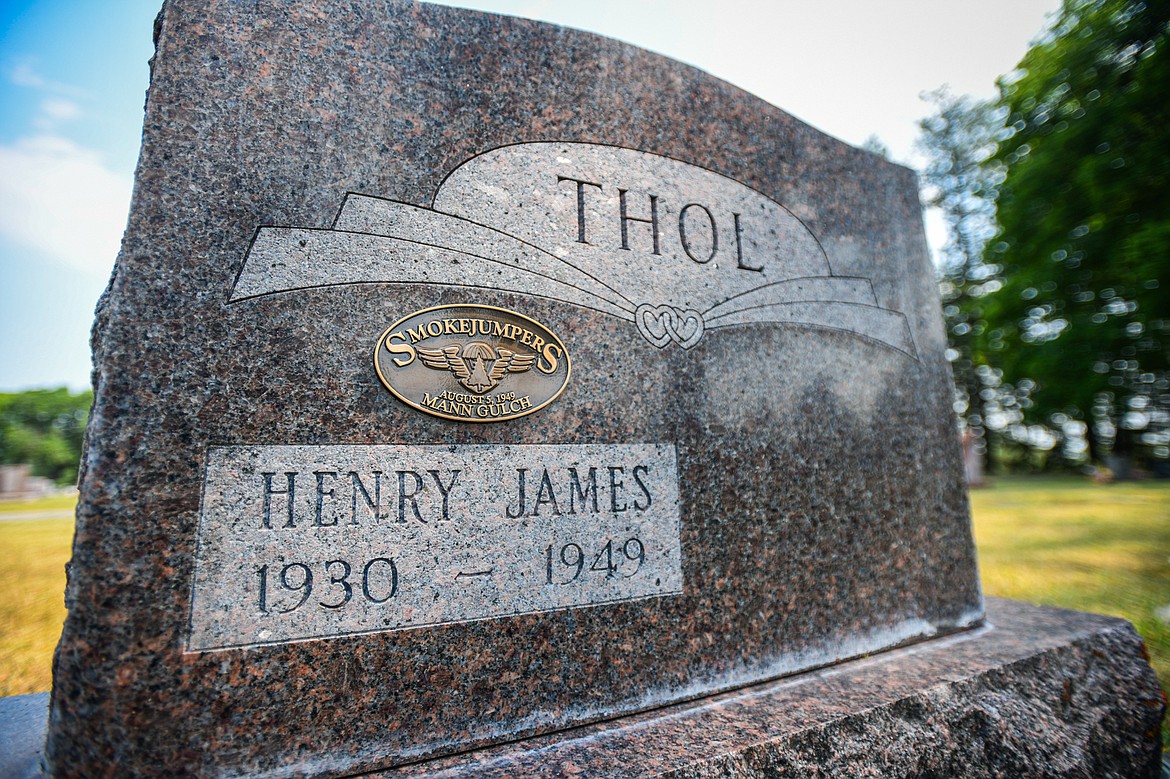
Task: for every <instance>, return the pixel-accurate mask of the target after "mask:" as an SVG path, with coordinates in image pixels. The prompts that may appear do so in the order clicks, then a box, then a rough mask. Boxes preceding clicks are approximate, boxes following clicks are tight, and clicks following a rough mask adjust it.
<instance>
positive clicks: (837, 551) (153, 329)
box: [47, 0, 983, 776]
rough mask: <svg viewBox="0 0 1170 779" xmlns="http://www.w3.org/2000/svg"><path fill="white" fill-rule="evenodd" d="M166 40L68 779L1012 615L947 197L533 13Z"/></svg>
mask: <svg viewBox="0 0 1170 779" xmlns="http://www.w3.org/2000/svg"><path fill="white" fill-rule="evenodd" d="M157 49H158V51H157V55H156V57H155V59H154V61H153V67H152V79H151V88H150V93H149V96H148V100H147V106H146V119H145V129H144V139H143V147H142V155H141V159H140V161H139V168H138V174H137V183H136V188H135V194H134V200H133V206H132V212H131V216H130V222H129V226H128V229H127V232H126V236H125V239H124V241H123V245H122V251H121V254H120V256H119V260H118V265H117V268H116V271H115V274H114V277H113V279H112V281H111V284H110V287H109V290H108V291H107V293H106V294H105V296H104V297H103V299H102V302H101V303H100V305H99V310H98V318H97V324H96V328H95V337H94V354H95V366H96V367H95V373H94V382H95V392H96V395H95V405H94V409H93V413H92V417H91V422H90V428H89V431H88V443H87V450H86V454H85V456H84V462H83V468H84V470H83V474H82V477H81V503H80V505H79V509H78V524H77V535H76V540H75V545H74V559H73V563H72V566H71V569H70V579H69V586H68V591H67V603H68V606H69V617H68V620H67V622H66V625H65V630H64V633H63V636H62V639H61V643H60V646H59V648H58V651H57V655H56V661H55V681H54V690H53V698H52V707H51V721H50V735H49V742H48V748H47V760H48V766H49V768H50V769H51V771H52V772H54V773H55V774H57V775H61V776H94V775H102V774H105V773H107V772H108V771H111V770H113V771H116V772H119V773H127V774H134V773H140V774H149V773H158V772H160V771H165V772H166V773H168V774H197V775H204V776H237V775H263V776H284V775H340V774H350V773H354V772H358V771H364V770H372V769H377V768H383V767H388V766H395V765H401V764H404V763H410V762H412V761H417V760H420V759H423V758H428V757H432V756H435V755H443V754H448V753H452V752H458V751H462V750H466V749H469V748H474V747H478V746H483V745H489V744H493V743H498V742H501V741H507V740H511V739H516V738H521V737H525V736H530V735H533V734H541V733H547V732H550V731H553V730H555V729H559V728H564V727H568V726H574V725H580V724H582V723H588V722H594V721H598V720H602V719H607V718H613V717H617V716H621V715H625V714H629V713H631V712H638V711H645V710H648V709H652V708H655V707H658V706H662V705H664V704H670V703H674V702H678V701H683V700H687V699H692V698H696V697H698V696H703V695H708V694H711V693H716V692H720V691H726V690H730V689H733V688H736V687H740V686H742V685H745V684H751V683H755V682H760V681H762V680H767V679H772V678H775V677H779V676H782V675H785V674H791V673H794V672H797V671H802V670H806V669H810V668H815V667H818V666H823V665H826V664H830V663H835V662H838V661H841V660H844V659H847V658H852V657H857V656H861V655H865V654H868V653H872V652H875V651H877V650H881V649H886V648H889V647H894V646H898V645H902V644H906V643H911V642H915V641H919V640H922V639H927V638H931V637H936V636H941V635H946V634H950V633H953V632H956V631H961V630H963V629H966V628H971V627H974V626H977V625H979V624H980V622H981V619H982V614H983V611H982V598H981V595H980V591H979V585H978V580H977V574H976V567H975V559H974V552H973V547H972V542H971V536H970V530H969V526H968V510H967V503H966V498H965V493H964V476H963V469H962V463H961V457H960V447H959V442H958V439H957V436H956V433H955V424H954V418H953V412H952V410H951V398H950V392H949V384H948V372H947V365H946V361H945V359H944V357H943V349H944V347H945V339H944V337H943V332H942V328H941V319H940V315H939V308H938V303H937V294H936V290H935V285H934V280H933V275H932V270H931V267H930V264H929V261H928V258H927V253H926V247H925V243H924V238H923V234H922V227H921V217H920V212H919V211H920V207H919V203H918V199H917V189H916V185H915V180H914V175H913V174H912V172H911V171H909V170H908V169H905V168H902V167H899V166H897V165H894V164H891V163H889V162H887V161H885V160H883V159H880V158H878V157H875V156H874V155H872V154H869V153H866V152H863V151H860V150H857V149H854V148H851V147H849V146H847V145H845V144H842V143H840V142H838V141H835V140H833V139H832V138H829V137H827V136H825V135H823V134H822V133H819V132H817V131H816V130H814V129H812V128H810V127H807V126H806V125H803V124H801V123H800V122H798V121H796V120H795V119H793V118H792V117H790V116H788V115H786V114H784V113H783V112H782V111H779V110H777V109H776V108H774V107H772V106H769V105H767V104H765V103H763V102H761V101H760V100H758V99H756V98H754V97H752V96H750V95H748V94H745V93H744V92H742V91H740V90H738V89H736V88H734V87H732V86H730V85H728V84H726V83H723V82H721V81H719V80H717V79H714V78H712V77H710V76H708V75H706V74H704V73H701V72H699V71H697V70H695V69H693V68H690V67H688V66H685V65H682V64H679V63H676V62H672V61H669V60H667V59H664V58H662V57H659V56H656V55H652V54H649V53H646V52H643V51H640V50H637V49H635V48H632V47H630V46H626V45H623V44H620V43H617V42H614V41H610V40H606V39H603V38H599V37H597V36H594V35H589V34H586V33H580V32H575V31H571V30H565V29H559V28H555V27H551V26H548V25H544V24H539V23H535V22H527V21H522V20H515V19H508V18H502V17H496V16H491V15H485V14H479V13H472V12H466V11H460V10H453V9H447V8H439V7H432V6H427V5H417V4H407V3H400V2H384V3H364V2H363V3H358V2H352V3H351V2H323V3H313V4H311V5H308V4H299V3H291V4H289V3H284V2H280V3H271V4H269V3H265V2H261V3H252V4H241V3H235V2H218V1H216V0H170V1H169V2H167V3H166V6H165V7H164V9H163V12H162V14H161V16H160V19H159V22H158V25H157ZM399 326H401V327H399Z"/></svg>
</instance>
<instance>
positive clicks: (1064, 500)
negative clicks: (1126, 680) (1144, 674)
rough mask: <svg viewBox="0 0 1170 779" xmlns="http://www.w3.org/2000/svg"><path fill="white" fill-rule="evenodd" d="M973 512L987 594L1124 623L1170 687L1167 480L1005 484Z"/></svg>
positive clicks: (981, 494) (974, 500) (983, 496)
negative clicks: (1140, 639)
mask: <svg viewBox="0 0 1170 779" xmlns="http://www.w3.org/2000/svg"><path fill="white" fill-rule="evenodd" d="M971 509H972V511H971V513H972V515H973V516H974V524H975V543H976V545H977V546H978V549H979V567H980V572H981V573H982V576H983V590H984V592H985V593H986V594H988V595H998V596H1001V597H1004V598H1014V599H1016V600H1024V601H1029V602H1032V603H1042V604H1045V605H1050V606H1063V607H1065V608H1070V609H1078V610H1080V611H1093V612H1097V613H1098V614H1112V615H1114V616H1118V617H1124V618H1125V619H1128V620H1129V621H1130V622H1132V623H1133V625H1134V627H1135V628H1137V631H1138V633H1140V634H1141V635H1142V637H1143V638H1144V639H1145V640H1146V646H1147V647H1148V648H1149V650H1150V662H1151V664H1152V665H1153V666H1154V670H1155V671H1157V673H1158V678H1159V679H1160V680H1161V682H1162V688H1163V689H1170V624H1167V622H1166V621H1165V620H1170V613H1168V612H1170V608H1166V609H1165V611H1164V612H1163V616H1162V618H1159V617H1158V615H1157V611H1158V610H1159V609H1163V608H1165V607H1168V606H1170V482H1166V481H1161V482H1139V483H1123V484H1092V483H1090V482H1087V481H1084V480H1081V479H1075V478H1067V479H1036V478H1025V477H1017V478H1001V479H995V480H993V484H992V486H991V487H990V488H988V489H982V490H974V491H973V492H972V493H971Z"/></svg>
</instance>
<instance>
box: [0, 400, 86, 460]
mask: <svg viewBox="0 0 1170 779" xmlns="http://www.w3.org/2000/svg"><path fill="white" fill-rule="evenodd" d="M92 404H93V393H92V392H90V391H88V390H86V391H85V392H80V393H78V394H76V395H74V394H72V393H70V392H69V390H68V389H66V388H64V387H61V388H60V389H53V390H30V391H28V392H19V393H0V463H8V464H11V463H29V464H30V465H32V471H33V474H35V475H37V476H44V477H46V478H49V479H52V480H53V481H55V482H58V483H71V482H74V481H76V480H77V466H78V463H79V462H80V460H81V441H82V437H83V435H84V433H85V423H86V420H87V418H88V416H89V408H90V406H91V405H92Z"/></svg>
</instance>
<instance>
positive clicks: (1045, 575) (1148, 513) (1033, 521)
mask: <svg viewBox="0 0 1170 779" xmlns="http://www.w3.org/2000/svg"><path fill="white" fill-rule="evenodd" d="M74 500H75V499H74V498H71V497H66V498H60V497H58V498H49V499H47V500H44V501H37V502H32V503H21V504H15V503H0V559H3V560H5V561H6V565H4V566H0V591H3V592H6V593H8V597H6V598H5V599H3V600H0V695H18V694H21V693H27V692H38V691H42V690H47V689H49V684H50V681H51V678H50V671H49V668H50V663H51V661H52V654H53V647H54V646H55V645H56V643H57V636H58V634H59V633H60V631H61V622H62V621H63V620H64V618H65V608H64V606H63V604H62V592H63V591H64V588H65V573H64V566H65V561H66V560H67V559H68V558H69V544H70V541H71V540H72V533H73V521H72V519H52V518H50V519H31V520H23V519H5V515H6V514H8V515H12V514H20V513H30V512H37V513H48V512H51V511H55V510H56V511H60V510H68V509H69V508H70V507H71V506H72V505H73V501H74ZM971 502H972V507H973V513H974V517H975V520H974V521H975V539H976V543H977V544H978V546H979V561H980V567H981V569H982V574H983V586H984V590H985V592H986V593H987V594H988V595H999V596H1003V597H1007V598H1015V599H1018V600H1025V601H1031V602H1033V603H1043V604H1049V605H1053V606H1065V607H1067V608H1073V609H1079V610H1081V611H1095V612H1098V613H1102V614H1113V615H1116V616H1119V617H1124V618H1126V619H1128V620H1130V621H1131V622H1133V623H1134V626H1135V627H1137V629H1138V632H1139V633H1141V634H1142V636H1143V637H1144V638H1145V640H1146V644H1147V645H1148V646H1149V650H1150V656H1151V658H1152V662H1153V665H1154V668H1155V670H1156V671H1157V672H1158V676H1159V678H1160V679H1161V680H1162V686H1163V687H1164V688H1170V625H1168V624H1167V623H1166V622H1164V621H1163V620H1162V619H1159V617H1158V616H1157V614H1156V612H1157V610H1158V609H1161V608H1162V607H1165V606H1170V483H1167V482H1143V483H1136V484H1111V485H1099V484H1091V483H1089V482H1087V481H1083V480H1078V479H1071V478H1070V479H1033V478H1013V479H997V480H995V482H994V485H993V486H992V487H991V488H989V489H984V490H976V491H975V492H974V493H972V496H971ZM1168 611H1170V610H1168ZM1164 616H1168V617H1170V615H1164Z"/></svg>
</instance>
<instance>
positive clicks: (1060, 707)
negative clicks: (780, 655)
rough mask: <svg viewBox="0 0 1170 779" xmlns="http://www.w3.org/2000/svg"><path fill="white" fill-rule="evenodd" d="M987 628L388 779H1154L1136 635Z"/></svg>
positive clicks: (1149, 715) (1010, 611)
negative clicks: (865, 778)
mask: <svg viewBox="0 0 1170 779" xmlns="http://www.w3.org/2000/svg"><path fill="white" fill-rule="evenodd" d="M987 621H988V624H987V625H986V626H984V627H982V628H979V629H977V630H974V631H970V632H967V633H963V634H959V635H956V636H951V637H948V638H941V639H935V640H933V641H929V642H926V643H923V644H919V645H917V646H914V647H908V648H904V649H895V650H891V651H889V652H885V653H882V654H879V655H876V656H873V657H870V658H865V659H861V660H854V661H851V662H847V663H842V664H840V665H838V666H835V667H833V668H830V669H825V670H821V671H813V672H810V673H806V674H801V675H799V676H796V677H793V678H791V679H788V680H782V681H778V682H770V683H768V684H762V685H758V686H755V687H749V688H746V689H743V690H739V691H736V692H734V693H726V694H723V695H718V696H713V697H712V698H710V699H707V700H703V701H699V702H696V703H694V704H682V705H676V706H671V707H667V708H665V709H660V710H658V711H655V712H649V713H646V714H641V715H635V716H631V717H626V718H624V719H622V720H619V721H616V722H610V723H601V724H598V725H593V726H588V727H584V728H577V729H574V730H571V731H568V732H565V733H560V734H557V735H556V736H546V737H542V738H535V739H531V740H529V741H525V742H520V743H516V744H509V745H506V746H502V747H496V748H492V749H485V750H481V751H478V752H472V753H469V754H466V755H459V756H457V757H450V758H442V759H438V760H434V761H428V762H425V763H420V764H417V765H414V766H411V767H409V768H402V769H398V770H394V771H385V772H380V773H377V774H374V775H375V776H378V777H381V778H382V779H408V778H409V779H471V778H472V777H475V778H476V779H497V778H498V779H505V777H517V776H526V777H534V779H536V778H537V777H548V778H550V779H551V777H582V776H604V777H609V778H610V779H633V777H651V776H653V777H663V778H664V779H665V777H671V779H716V777H718V778H719V779H764V778H765V777H767V778H768V779H773V778H774V777H800V778H801V779H804V777H862V776H873V777H906V778H907V779H909V778H911V777H914V778H916V779H928V777H929V778H930V779H934V778H936V777H937V778H939V779H942V778H943V777H945V778H946V779H977V778H982V777H988V778H989V779H990V777H1028V778H1029V779H1046V778H1047V777H1094V779H1114V778H1116V779H1123V778H1124V779H1136V777H1149V778H1150V779H1153V777H1157V776H1158V775H1159V763H1160V758H1161V737H1160V727H1159V726H1160V724H1161V721H1162V716H1163V715H1164V713H1165V708H1166V704H1165V699H1164V696H1163V695H1162V691H1161V689H1160V688H1159V686H1158V682H1157V679H1156V678H1155V676H1154V672H1153V670H1152V669H1151V668H1150V666H1149V662H1148V657H1147V654H1146V650H1145V646H1144V645H1143V644H1142V641H1141V639H1140V638H1139V637H1138V635H1137V634H1136V633H1135V632H1134V630H1133V628H1132V627H1131V626H1130V625H1129V623H1127V622H1125V621H1124V620H1119V619H1114V618H1110V617H1102V616H1098V615H1094V614H1081V613H1078V612H1073V611H1066V610H1064V609H1052V608H1044V607H1038V606H1030V605H1028V604H1024V603H1018V602H1015V601H1008V600H1001V599H998V598H990V599H988V604H987Z"/></svg>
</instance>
